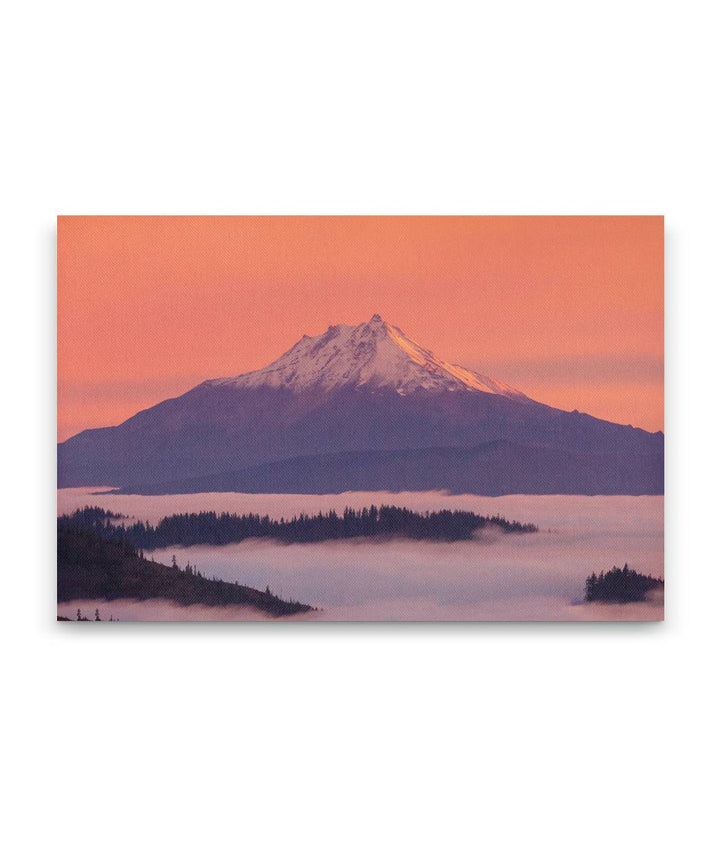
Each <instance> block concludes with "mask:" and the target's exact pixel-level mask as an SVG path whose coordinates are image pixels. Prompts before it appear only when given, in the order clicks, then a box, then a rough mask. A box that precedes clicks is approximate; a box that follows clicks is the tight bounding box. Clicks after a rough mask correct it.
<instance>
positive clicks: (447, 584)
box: [58, 489, 663, 621]
mask: <svg viewBox="0 0 720 856" xmlns="http://www.w3.org/2000/svg"><path fill="white" fill-rule="evenodd" d="M58 501H59V507H60V511H70V510H72V509H73V508H75V507H78V506H79V505H83V504H85V503H86V502H87V503H96V504H101V505H104V506H106V507H108V508H112V509H113V510H114V511H120V512H122V513H124V514H129V515H131V516H133V517H138V518H140V519H149V520H150V521H151V522H154V521H156V520H157V519H159V517H161V516H163V515H164V514H169V513H173V512H178V511H197V510H201V509H205V510H209V509H214V510H218V511H219V510H227V511H237V512H243V511H250V510H252V511H255V512H259V513H261V514H266V513H267V514H271V515H273V516H278V517H279V516H280V515H284V516H286V517H287V516H291V515H293V514H297V513H300V512H301V511H305V512H308V513H310V512H316V511H318V510H321V509H322V510H323V511H326V510H328V509H330V508H336V509H337V510H339V511H342V509H343V508H344V507H345V506H346V505H350V506H353V507H360V506H362V505H367V504H370V503H371V502H374V503H375V504H380V503H383V502H385V503H393V504H398V505H407V506H408V507H411V508H414V509H417V510H425V509H428V510H431V509H437V508H462V509H468V510H473V511H476V512H477V513H479V514H494V513H499V514H502V515H504V516H506V517H508V518H510V519H517V520H521V521H523V522H532V523H536V524H538V526H540V528H541V531H540V532H538V533H536V534H532V535H502V536H500V537H496V538H495V537H489V538H480V539H478V540H476V541H471V542H457V543H454V544H444V543H433V542H415V541H392V542H384V543H379V542H372V541H367V540H366V541H364V542H363V543H357V542H354V541H342V542H327V543H323V544H312V545H301V544H292V545H286V546H281V545H278V544H276V543H274V542H271V541H265V540H248V541H245V542H243V543H241V544H231V545H227V546H223V547H213V546H208V545H198V546H195V547H189V548H183V547H175V548H169V549H167V550H156V551H155V553H154V556H155V558H156V559H157V560H158V561H162V562H168V563H169V561H170V560H171V557H172V555H173V554H175V555H176V556H177V559H178V562H179V563H180V565H181V566H182V565H184V564H185V563H186V562H188V561H189V562H190V563H191V564H194V565H197V566H198V568H199V569H200V570H202V572H203V573H204V574H205V575H208V576H212V575H215V576H218V577H221V578H222V579H226V580H231V581H234V580H238V581H239V582H241V583H243V584H245V585H250V586H253V587H256V588H263V589H264V588H265V586H266V585H269V586H270V588H271V589H272V590H273V591H274V592H275V593H277V594H279V595H280V596H281V597H284V598H287V599H292V600H300V601H303V602H305V603H311V604H313V605H314V606H318V607H320V608H321V609H322V612H319V613H317V614H316V615H314V616H313V617H314V618H315V619H316V620H343V619H345V620H393V619H396V620H399V619H404V620H416V621H418V620H518V621H520V620H522V621H527V620H543V621H578V620H580V621H585V620H602V621H611V620H647V619H659V618H661V617H662V609H663V607H662V603H658V602H654V601H649V602H648V603H643V604H628V605H625V606H612V605H602V604H592V605H590V604H584V603H582V602H581V601H582V596H583V586H584V581H585V577H586V576H587V575H589V574H590V573H592V572H593V571H595V572H596V573H599V572H600V571H601V570H608V569H609V568H610V567H612V566H613V565H617V564H624V563H625V562H628V563H629V564H630V566H631V567H633V568H635V569H636V570H638V571H640V572H641V573H645V574H651V575H653V576H663V500H662V497H570V496H554V497H542V496H505V497H492V498H484V497H477V496H452V497H448V496H446V495H445V494H442V493H440V492H430V493H413V494H377V493H374V494H366V493H362V494H360V493H353V494H349V493H348V494H342V495H340V496H335V495H332V496H311V497H309V496H282V495H241V494H205V495H203V494H195V495H189V496H171V497H162V496H160V497H137V496H107V497H105V496H103V497H97V496H92V495H90V494H89V493H88V492H87V491H82V490H78V489H68V490H63V491H60V492H59V500H58ZM181 609H182V607H176V608H175V609H174V610H171V612H172V613H176V611H177V610H181ZM163 610H164V612H163V616H165V615H167V614H169V613H168V608H167V607H163ZM146 612H147V610H146V608H145V607H142V608H140V607H137V608H136V609H135V612H134V613H133V615H134V614H135V613H137V617H138V618H139V617H140V614H141V613H142V617H147V615H146ZM189 612H190V613H191V614H190V615H189V617H194V618H197V619H200V620H202V618H206V619H207V620H211V616H210V615H209V614H207V615H205V614H204V613H203V608H200V607H192V608H190V610H189ZM206 612H207V611H206ZM224 614H225V613H222V611H221V612H220V614H219V615H218V616H217V617H216V618H215V620H217V618H220V617H221V616H222V615H224ZM187 615H188V613H182V614H181V615H180V614H178V615H175V614H173V618H172V619H170V620H178V619H179V618H181V617H184V616H187ZM213 617H215V616H214V613H213ZM241 617H245V616H239V615H238V616H236V617H234V618H235V619H237V618H241ZM247 617H250V616H247ZM228 619H229V620H233V618H231V617H230V616H229V615H228Z"/></svg>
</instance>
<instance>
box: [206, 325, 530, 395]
mask: <svg viewBox="0 0 720 856" xmlns="http://www.w3.org/2000/svg"><path fill="white" fill-rule="evenodd" d="M210 383H211V384H213V385H218V386H220V385H221V386H236V387H243V388H257V387H261V386H269V387H276V388H277V387H284V388H287V389H291V390H293V391H295V392H299V391H301V390H304V389H317V388H321V389H325V390H328V391H329V390H333V389H338V388H340V387H352V388H364V389H367V390H392V391H394V392H396V393H397V394H398V395H407V394H408V393H412V392H418V391H421V390H426V391H434V392H440V391H459V390H479V391H481V392H486V393H492V394H494V395H502V396H505V397H508V398H513V399H515V400H519V401H529V399H528V398H527V397H526V396H525V395H523V393H521V392H520V391H519V390H517V389H513V388H512V387H510V386H508V385H507V384H505V383H502V382H501V381H497V380H494V379H493V378H490V377H486V376H484V375H480V374H478V373H477V372H474V371H471V370H470V369H465V368H463V367H462V366H457V365H454V364H452V363H448V362H445V361H444V360H441V359H439V358H438V357H436V356H435V355H434V354H433V353H432V351H429V350H428V349H427V348H423V347H422V345H419V344H418V343H417V342H414V341H413V340H412V339H410V338H409V337H408V336H406V335H405V334H404V333H403V331H402V330H401V329H400V328H399V327H394V326H392V325H390V324H387V323H386V322H385V321H383V319H382V318H381V317H380V316H379V315H373V317H372V318H371V319H370V320H369V321H366V322H365V323H363V324H358V325H357V326H355V327H352V326H348V325H345V324H338V325H335V326H332V327H329V328H328V329H327V331H326V332H325V333H323V334H321V335H319V336H303V337H302V338H301V339H300V340H299V341H298V342H297V343H296V344H295V345H293V347H292V348H290V350H289V351H287V352H286V353H285V354H283V355H282V356H281V357H279V358H278V359H277V360H275V361H274V362H272V363H270V364H269V365H268V366H266V367H265V368H262V369H258V370H257V371H253V372H248V373H247V374H242V375H238V376H236V377H229V378H219V379H217V380H213V381H210Z"/></svg>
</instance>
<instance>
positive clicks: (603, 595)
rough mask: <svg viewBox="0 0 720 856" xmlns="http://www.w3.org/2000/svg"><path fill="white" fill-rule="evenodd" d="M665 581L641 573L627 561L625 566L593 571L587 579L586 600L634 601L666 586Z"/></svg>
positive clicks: (640, 599)
mask: <svg viewBox="0 0 720 856" xmlns="http://www.w3.org/2000/svg"><path fill="white" fill-rule="evenodd" d="M664 586H665V583H664V582H663V581H662V580H660V579H657V578H656V577H650V576H646V575H645V574H639V573H638V572H637V571H634V570H632V568H629V567H628V565H627V563H625V565H624V567H623V568H618V567H613V568H612V570H610V571H606V572H604V571H601V572H600V573H599V574H595V573H592V574H590V576H589V577H588V578H587V579H586V580H585V600H586V601H588V602H592V601H604V602H605V603H634V602H637V601H643V600H645V598H646V596H647V593H648V592H649V591H652V590H653V589H659V588H664Z"/></svg>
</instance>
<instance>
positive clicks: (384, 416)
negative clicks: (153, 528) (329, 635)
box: [58, 315, 664, 494]
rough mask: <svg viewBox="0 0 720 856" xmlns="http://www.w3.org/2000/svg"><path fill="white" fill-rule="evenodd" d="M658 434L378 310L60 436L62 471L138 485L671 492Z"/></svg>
mask: <svg viewBox="0 0 720 856" xmlns="http://www.w3.org/2000/svg"><path fill="white" fill-rule="evenodd" d="M663 445H664V438H663V435H662V433H660V432H658V433H655V434H651V433H648V432H647V431H643V430H641V429H639V428H633V427H631V426H628V425H617V424H615V423H612V422H606V421H604V420H601V419H596V418H594V417H592V416H589V415H587V414H583V413H578V412H577V411H573V412H567V411H563V410H558V409H557V408H553V407H549V406H547V405H544V404H542V403H540V402H537V401H533V400H532V399H530V398H529V397H528V396H526V395H524V394H523V393H522V392H520V391H519V390H517V389H514V388H512V387H510V386H508V385H507V384H505V383H502V382H501V381H498V380H495V379H493V378H490V377H486V376H484V375H481V374H478V373H476V372H473V371H470V370H468V369H465V368H462V367H461V366H457V365H454V364H451V363H448V362H445V361H444V360H441V359H439V358H437V357H436V356H435V355H434V354H433V353H432V352H431V351H429V350H427V349H426V348H423V347H422V346H421V345H419V344H417V343H416V342H414V341H413V340H412V339H410V338H408V337H407V336H406V335H405V334H404V333H403V332H402V331H401V330H400V329H399V328H397V327H393V326H391V325H389V324H387V323H386V322H384V321H383V320H382V319H381V318H380V316H378V315H375V316H373V318H371V319H370V321H368V322H366V323H364V324H359V325H357V326H354V327H353V326H347V325H337V326H333V327H330V328H329V329H328V330H327V331H326V332H325V333H324V334H322V335H319V336H314V337H310V336H303V337H302V339H300V341H298V342H297V343H296V344H295V345H294V346H293V347H292V348H291V349H290V350H289V351H287V352H286V353H285V354H283V355H282V356H281V357H279V358H278V359H277V360H276V361H275V362H273V363H270V365H268V366H266V367H265V368H263V369H259V370H257V371H253V372H249V373H246V374H242V375H238V376H237V377H229V378H218V379H214V380H208V381H205V382H204V383H201V384H200V385H199V386H196V387H194V388H193V389H191V390H189V391H188V392H187V393H185V394H184V395H181V396H179V397H178V398H172V399H167V400H166V401H162V402H160V403H159V404H157V405H155V406H154V407H151V408H149V409H147V410H144V411H141V412H140V413H137V414H136V415H135V416H133V417H131V418H130V419H128V420H127V421H126V422H123V423H122V424H121V425H118V426H115V427H111V428H100V429H92V430H88V431H83V432H81V433H80V434H77V435H76V436H74V437H71V438H70V439H69V440H66V441H65V442H64V443H61V444H59V446H58V483H59V486H61V487H69V486H73V485H76V486H77V485H99V484H103V485H116V486H122V487H126V488H131V489H132V490H133V491H135V492H144V493H157V492H169V493H176V492H184V491H186V490H195V491H199V490H218V489H223V488H222V487H219V486H221V485H225V486H226V487H225V488H224V489H226V490H227V489H230V490H242V491H248V492H290V491H292V492H305V493H307V492H321V493H324V492H338V491H343V490H351V489H375V490H380V489H387V490H410V489H426V488H444V489H447V490H451V491H457V492H459V491H469V492H474V493H486V494H497V493H507V492H513V493H515V492H517V493H523V492H526V493H588V494H592V493H606V494H610V493H630V494H640V493H662V491H663Z"/></svg>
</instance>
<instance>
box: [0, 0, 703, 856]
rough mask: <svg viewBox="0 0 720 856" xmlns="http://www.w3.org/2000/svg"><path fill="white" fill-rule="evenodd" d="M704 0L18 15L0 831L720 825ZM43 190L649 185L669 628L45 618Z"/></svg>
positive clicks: (566, 202)
mask: <svg viewBox="0 0 720 856" xmlns="http://www.w3.org/2000/svg"><path fill="white" fill-rule="evenodd" d="M715 10H716V7H715V6H714V4H711V3H701V2H687V0H686V2H683V3H677V2H676V3H663V2H647V3H645V2H632V0H623V2H608V0H605V2H603V3H588V2H577V0H574V2H543V3H537V2H534V3H529V2H502V3H500V2H497V3H481V2H472V3H458V2H448V0H445V2H442V3H425V2H410V3H397V2H390V0H384V2H368V0H365V2H363V3H342V2H339V1H338V0H335V2H324V3H323V2H312V0H306V2H294V3H278V2H263V3H241V2H233V3H217V2H203V3H199V2H198V3H187V2H178V0H176V1H175V2H172V3H170V2H167V3H158V2H148V0H145V2H129V0H126V2H123V3H117V4H115V3H107V2H105V3H103V2H98V0H94V2H72V0H65V2H62V3H49V2H48V3H41V2H25V3H22V4H21V3H16V4H13V5H12V6H7V7H6V9H5V11H4V15H3V19H4V20H3V24H2V32H1V35H0V40H1V42H2V43H1V45H0V63H1V64H2V68H1V69H0V70H1V72H2V88H3V95H2V119H3V130H2V134H1V135H0V146H1V147H2V156H1V159H0V169H1V170H2V183H1V187H0V195H1V197H2V198H1V201H0V205H1V207H2V224H1V229H0V241H1V242H2V281H1V283H2V300H3V312H2V366H3V374H4V381H3V384H4V388H3V402H4V407H3V418H2V420H1V424H2V432H3V438H2V448H3V451H4V453H5V455H4V468H3V473H4V476H5V483H4V487H5V490H3V491H2V502H3V514H2V520H3V523H4V527H3V534H4V538H3V556H4V561H3V562H2V571H3V586H2V592H3V617H2V622H1V623H0V632H2V649H3V654H4V663H5V665H4V669H3V685H4V688H5V689H6V690H7V693H6V695H5V700H4V702H3V705H2V708H1V712H2V717H3V724H2V731H1V732H0V733H2V740H3V744H4V747H3V750H2V767H3V773H4V775H3V782H4V784H3V787H5V788H6V793H5V795H4V796H3V798H2V806H3V809H4V810H5V813H6V820H5V821H4V822H3V824H2V827H0V835H2V836H3V838H7V839H8V841H7V845H6V847H5V851H6V852H8V853H12V854H19V853H33V854H36V853H50V852H53V853H71V852H78V851H96V850H97V851H102V852H104V853H108V854H115V853H141V854H144V853H153V854H155V853H170V854H185V853H188V854H190V853H193V854H197V853H220V852H222V853H225V852H239V851H243V852H247V853H252V854H265V853H273V854H274V853H285V852H299V853H314V854H316V853H323V854H325V853H327V854H331V853H332V854H336V853H342V854H355V853H357V854H368V853H373V854H375V853H382V854H385V853H387V854H393V855H394V854H399V853H410V854H415V853H428V854H437V853H470V852H483V853H488V854H493V856H497V854H528V853H533V854H537V853H543V854H544V853H548V854H554V856H557V854H571V853H572V854H575V853H584V854H596V853H597V854H607V853H613V854H618V853H620V854H626V853H627V854H631V853H632V854H637V853H650V854H655V853H668V854H671V853H672V854H676V853H681V852H682V853H692V854H704V853H710V852H717V850H716V848H717V845H718V841H717V826H716V824H713V823H712V822H711V812H716V810H717V787H716V786H717V762H718V751H717V750H718V740H717V723H718V720H717V717H718V706H717V700H716V696H715V693H716V690H717V664H716V659H715V657H714V656H713V653H714V652H711V646H713V643H715V645H714V647H715V648H717V635H718V634H717V615H718V587H717V582H716V579H717V575H718V573H720V568H718V562H717V559H716V556H715V552H716V551H715V548H714V541H715V538H716V537H717V526H716V525H715V521H716V518H717V500H716V485H717V480H718V466H717V460H718V456H717V437H716V434H717V431H716V425H717V418H718V415H717V410H716V407H715V403H716V401H717V383H716V378H717V371H716V369H717V363H718V358H717V325H718V313H717V309H718V305H717V286H718V275H717V272H718V264H717V258H718V233H719V231H720V230H719V228H718V227H719V225H720V223H719V218H718V208H717V197H718V191H719V190H720V188H719V187H718V151H719V150H720V149H719V146H718V143H719V142H720V141H719V140H718V130H717V129H718V125H717V121H718V119H717V116H718V109H717V108H718V104H717V100H718V97H717V82H718V58H717V31H718V30H717V21H716V20H713V14H714V12H715ZM57 213H64V214H77V213H158V214H162V213H208V214H212V213H238V214H240V213H326V214H332V213H387V214H395V213H465V214H480V213H494V214H502V213H538V214H547V213H565V214H573V213H596V214H610V213H633V214H637V213H639V214H645V213H652V214H658V213H664V214H665V215H666V218H667V219H666V228H667V268H666V269H667V321H668V325H667V356H668V373H667V385H666V391H667V402H668V408H667V423H666V429H667V440H668V479H667V497H668V499H667V517H668V526H667V567H666V574H667V579H668V601H669V602H668V608H667V621H666V622H665V624H664V625H654V626H573V627H568V626H552V625H545V626H512V625H498V626H336V627H329V626H277V625H273V626H190V627H185V626H183V627H167V626H141V627H131V626H110V625H101V626H99V627H97V628H95V627H92V628H89V632H79V629H78V628H76V627H74V626H70V627H68V626H57V625H56V624H55V622H54V620H53V619H54V574H55V569H54V556H53V550H54V543H53V529H54V522H53V517H54V514H55V509H54V501H55V497H54V482H53V479H54V441H55V437H54V411H55V391H54V368H55V367H54V345H55V342H54V339H55V314H54V313H55V309H54V288H55V279H54V247H55V244H54V228H55V227H54V217H55V215H56V214H57Z"/></svg>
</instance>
